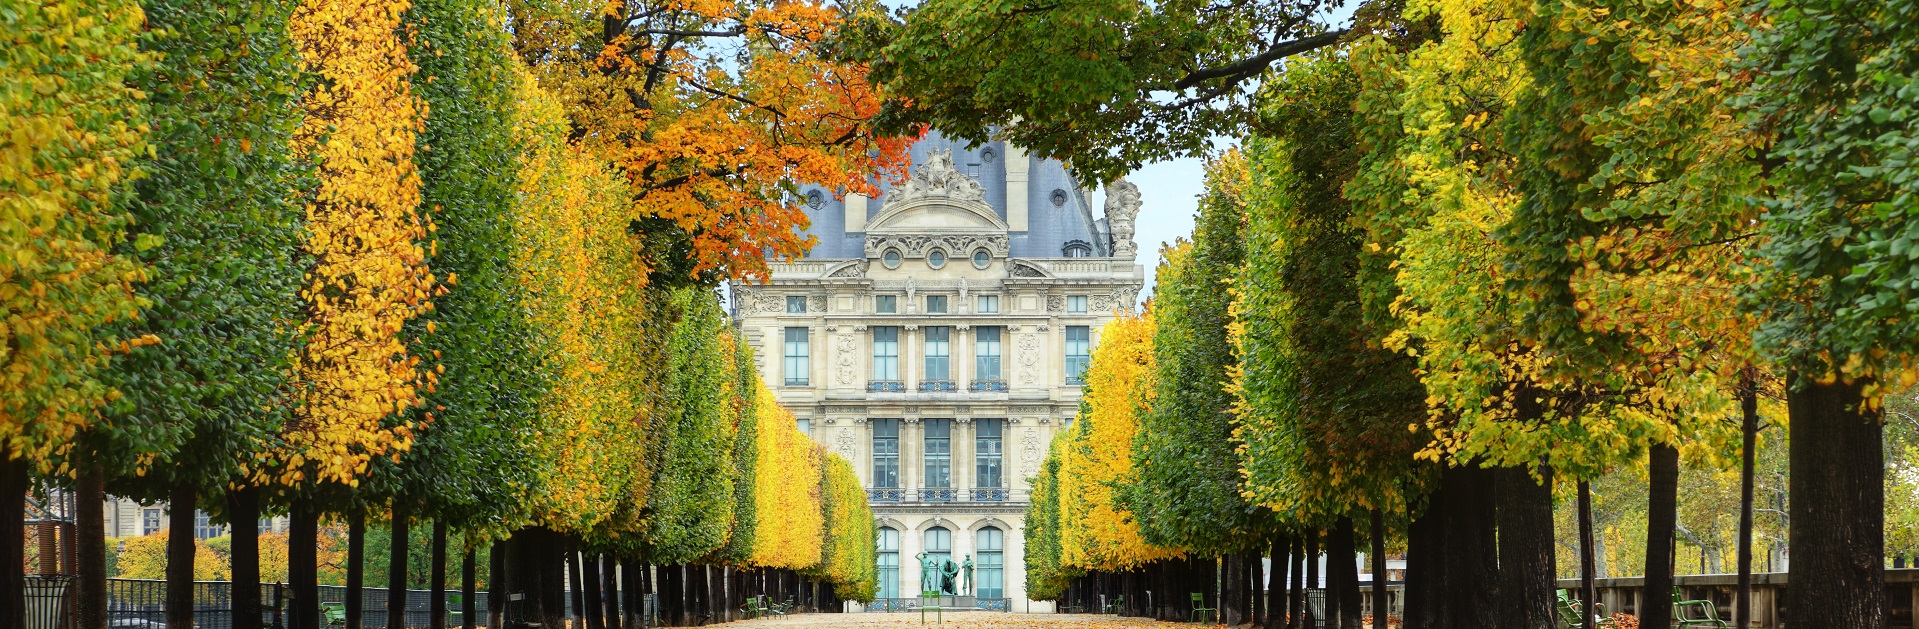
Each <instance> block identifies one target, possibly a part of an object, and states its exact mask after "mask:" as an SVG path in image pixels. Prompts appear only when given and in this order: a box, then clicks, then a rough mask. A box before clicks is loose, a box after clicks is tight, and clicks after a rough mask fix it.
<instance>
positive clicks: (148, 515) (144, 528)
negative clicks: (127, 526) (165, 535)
mask: <svg viewBox="0 0 1919 629" xmlns="http://www.w3.org/2000/svg"><path fill="white" fill-rule="evenodd" d="M158 532H160V510H159V509H141V510H140V534H141V535H152V534H154V533H158Z"/></svg>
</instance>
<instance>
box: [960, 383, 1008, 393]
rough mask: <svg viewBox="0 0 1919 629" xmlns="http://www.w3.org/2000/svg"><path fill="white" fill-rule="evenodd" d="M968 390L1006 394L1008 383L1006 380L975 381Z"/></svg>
mask: <svg viewBox="0 0 1919 629" xmlns="http://www.w3.org/2000/svg"><path fill="white" fill-rule="evenodd" d="M967 388H968V389H971V390H973V391H991V392H999V393H1004V392H1006V381H1005V380H974V381H973V383H972V385H971V386H969V387H967Z"/></svg>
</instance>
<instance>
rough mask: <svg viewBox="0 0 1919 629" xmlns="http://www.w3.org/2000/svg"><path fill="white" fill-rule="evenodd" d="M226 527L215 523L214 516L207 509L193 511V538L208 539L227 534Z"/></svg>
mask: <svg viewBox="0 0 1919 629" xmlns="http://www.w3.org/2000/svg"><path fill="white" fill-rule="evenodd" d="M226 528H227V527H224V526H220V525H218V524H214V523H213V518H212V516H208V515H207V512H205V511H194V512H193V538H194V539H208V538H213V537H219V536H221V535H225V534H226V532H227V531H226Z"/></svg>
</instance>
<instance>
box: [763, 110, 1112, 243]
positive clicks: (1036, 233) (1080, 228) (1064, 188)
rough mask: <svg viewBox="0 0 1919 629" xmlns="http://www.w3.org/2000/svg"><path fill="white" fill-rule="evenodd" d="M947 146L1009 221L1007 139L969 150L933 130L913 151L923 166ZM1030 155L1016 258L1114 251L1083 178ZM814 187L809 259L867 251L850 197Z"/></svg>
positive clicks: (872, 205)
mask: <svg viewBox="0 0 1919 629" xmlns="http://www.w3.org/2000/svg"><path fill="white" fill-rule="evenodd" d="M942 150H950V151H952V152H953V164H954V166H955V167H957V168H958V169H960V171H961V172H964V173H966V174H968V175H970V176H972V177H974V178H975V179H977V180H978V181H979V182H980V186H981V187H983V188H985V189H986V202H987V203H988V204H989V205H992V206H993V210H994V211H995V212H997V213H998V214H999V216H1000V219H1001V220H1005V219H1006V159H1005V157H1006V145H1005V143H1003V142H998V141H994V142H988V143H986V144H982V145H980V146H977V147H973V148H970V149H969V148H967V147H966V142H965V141H964V140H955V139H948V138H947V137H945V136H943V135H941V134H940V133H939V132H938V131H931V132H928V133H927V134H926V137H925V138H922V139H921V140H920V141H919V142H916V143H914V144H913V147H912V148H911V149H910V152H911V154H912V156H913V163H914V164H916V165H917V164H918V163H919V162H920V160H922V159H925V158H926V156H927V155H928V154H930V153H932V152H934V151H942ZM1027 159H1029V160H1031V165H1030V166H1029V168H1028V169H1027V184H1026V196H1027V200H1026V207H1027V210H1026V216H1027V219H1026V220H1027V228H1026V231H1015V232H1012V233H1010V234H1009V235H1008V240H1009V241H1010V245H1011V247H1012V255H1013V257H1016V258H1056V257H1060V256H1062V255H1064V254H1063V253H1062V251H1063V250H1064V248H1065V247H1066V245H1067V244H1068V243H1070V242H1074V241H1079V242H1084V243H1087V244H1090V245H1092V246H1093V247H1094V252H1093V255H1101V256H1103V255H1110V251H1109V249H1110V239H1109V237H1108V235H1107V234H1106V233H1105V230H1104V226H1103V221H1100V220H1099V219H1098V218H1096V217H1095V216H1094V212H1093V207H1092V200H1091V199H1089V198H1086V195H1085V193H1084V192H1082V191H1081V190H1080V184H1079V180H1078V179H1076V178H1074V177H1073V174H1072V173H1071V172H1070V171H1068V170H1067V169H1066V166H1065V165H1064V164H1061V163H1060V162H1058V161H1054V160H1045V159H1038V158H1032V157H1028V158H1027ZM890 188H891V186H887V185H884V184H882V185H881V186H880V191H881V195H880V196H879V197H878V198H875V199H872V200H870V201H868V202H867V204H866V215H867V218H868V219H869V220H870V219H872V218H873V217H874V216H877V215H878V214H879V211H880V208H881V207H882V206H884V205H885V202H886V196H885V193H886V192H887V191H888V190H889V189H890ZM814 191H819V192H820V196H821V200H822V203H820V206H819V207H817V208H815V207H811V206H810V205H806V206H803V207H804V208H805V209H806V215H807V217H808V218H810V219H812V223H813V224H812V226H811V227H810V228H808V229H807V230H806V231H807V232H808V233H811V234H813V236H814V237H816V238H818V239H819V244H817V245H814V246H813V249H812V251H809V252H808V253H807V255H806V257H809V258H858V257H861V256H862V255H864V253H865V252H864V244H865V239H866V236H865V234H862V233H857V232H856V233H851V234H849V233H846V203H845V201H844V200H842V199H836V198H834V196H833V194H832V191H831V190H827V189H825V188H822V187H819V186H806V187H803V188H802V189H801V191H800V193H801V194H811V193H812V192H814ZM1055 191H1059V192H1060V193H1061V195H1062V196H1063V197H1064V201H1065V202H1064V203H1061V204H1057V205H1056V204H1054V202H1053V201H1054V197H1055V195H1054V192H1055Z"/></svg>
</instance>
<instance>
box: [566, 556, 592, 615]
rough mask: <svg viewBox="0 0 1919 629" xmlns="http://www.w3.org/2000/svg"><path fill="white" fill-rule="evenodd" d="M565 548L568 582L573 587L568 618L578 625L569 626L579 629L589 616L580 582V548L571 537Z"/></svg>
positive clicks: (569, 598)
mask: <svg viewBox="0 0 1919 629" xmlns="http://www.w3.org/2000/svg"><path fill="white" fill-rule="evenodd" d="M564 548H565V549H566V550H565V553H566V582H567V584H568V585H569V586H571V587H570V588H569V590H570V592H569V594H570V596H569V597H567V604H568V607H567V611H568V612H569V614H568V618H569V620H570V621H571V622H573V623H577V624H569V625H567V626H569V627H576V628H577V627H582V626H585V624H586V623H585V622H583V621H584V620H585V619H586V615H587V614H586V591H585V589H584V588H583V587H582V583H581V580H580V548H579V545H578V544H577V543H575V542H574V540H573V539H572V538H571V537H570V536H569V537H568V538H567V540H566V543H565V546H564Z"/></svg>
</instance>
